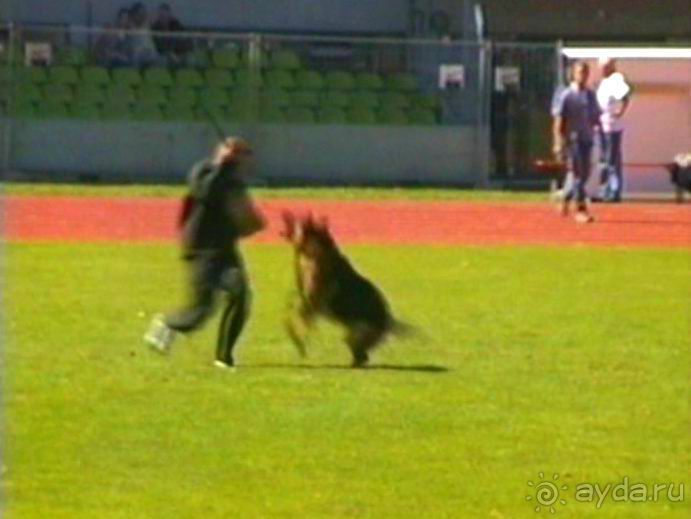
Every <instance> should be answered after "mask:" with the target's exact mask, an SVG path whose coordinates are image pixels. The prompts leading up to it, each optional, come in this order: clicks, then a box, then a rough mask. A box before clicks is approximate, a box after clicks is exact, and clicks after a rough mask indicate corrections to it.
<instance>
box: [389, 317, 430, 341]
mask: <svg viewBox="0 0 691 519" xmlns="http://www.w3.org/2000/svg"><path fill="white" fill-rule="evenodd" d="M389 332H390V333H391V335H393V336H394V337H396V338H399V339H414V338H416V337H422V335H423V333H422V330H420V328H418V327H417V326H415V325H412V324H410V323H406V322H405V321H399V320H398V319H393V320H392V322H391V326H390V327H389Z"/></svg>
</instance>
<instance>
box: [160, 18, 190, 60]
mask: <svg viewBox="0 0 691 519" xmlns="http://www.w3.org/2000/svg"><path fill="white" fill-rule="evenodd" d="M151 30H152V31H154V33H155V34H154V44H155V45H156V50H157V51H158V53H159V54H160V55H161V56H163V57H165V58H166V59H168V61H169V62H171V64H173V65H175V64H177V63H179V62H180V61H181V60H182V59H183V57H184V55H185V54H186V53H187V52H189V51H190V50H191V49H192V45H191V40H189V39H187V38H184V37H180V36H176V34H175V33H181V32H183V31H184V30H185V28H184V27H183V26H182V24H181V23H180V20H178V19H177V18H176V17H175V16H174V15H173V10H172V9H171V7H170V5H168V4H161V5H160V6H159V7H158V16H157V17H156V20H155V21H154V23H153V24H152V25H151ZM162 33H169V34H170V36H166V35H165V34H162Z"/></svg>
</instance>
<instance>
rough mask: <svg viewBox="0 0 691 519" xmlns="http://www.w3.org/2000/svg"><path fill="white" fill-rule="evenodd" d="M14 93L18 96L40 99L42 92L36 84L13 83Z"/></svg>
mask: <svg viewBox="0 0 691 519" xmlns="http://www.w3.org/2000/svg"><path fill="white" fill-rule="evenodd" d="M14 88H15V95H16V97H18V98H23V99H29V100H31V101H40V100H41V99H43V92H42V91H41V88H40V87H39V86H38V85H34V84H32V83H27V84H19V85H15V86H14Z"/></svg>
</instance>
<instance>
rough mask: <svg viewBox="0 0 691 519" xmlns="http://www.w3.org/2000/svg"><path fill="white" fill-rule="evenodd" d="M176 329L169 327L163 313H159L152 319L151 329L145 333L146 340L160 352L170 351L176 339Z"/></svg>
mask: <svg viewBox="0 0 691 519" xmlns="http://www.w3.org/2000/svg"><path fill="white" fill-rule="evenodd" d="M175 334H176V332H175V330H173V329H171V328H169V327H168V325H167V324H166V322H165V319H164V318H163V315H157V316H155V317H154V318H153V320H152V321H151V324H150V325H149V329H148V331H147V332H146V334H144V341H145V342H146V343H147V344H148V345H149V346H151V347H152V348H153V349H154V350H156V351H157V352H159V353H163V354H167V353H170V349H171V346H172V344H173V341H174V340H175Z"/></svg>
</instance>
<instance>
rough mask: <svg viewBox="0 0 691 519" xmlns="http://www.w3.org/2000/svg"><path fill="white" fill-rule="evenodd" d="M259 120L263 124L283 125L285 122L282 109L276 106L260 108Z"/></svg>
mask: <svg viewBox="0 0 691 519" xmlns="http://www.w3.org/2000/svg"><path fill="white" fill-rule="evenodd" d="M259 120H260V121H262V122H264V123H284V122H286V118H285V115H284V113H283V109H281V108H280V107H278V106H265V107H262V109H261V111H260V113H259Z"/></svg>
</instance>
